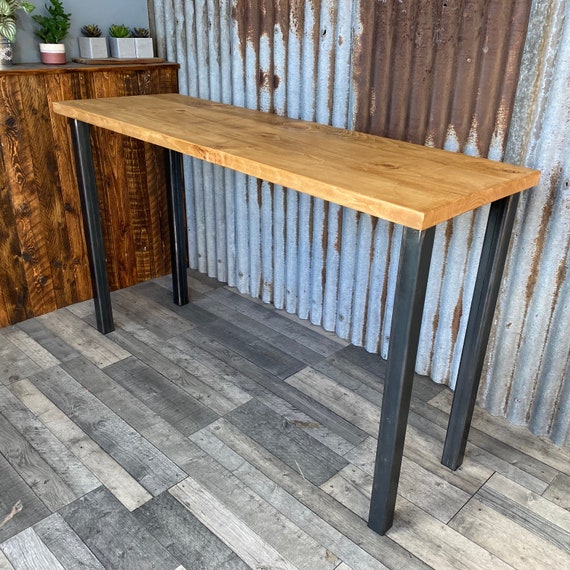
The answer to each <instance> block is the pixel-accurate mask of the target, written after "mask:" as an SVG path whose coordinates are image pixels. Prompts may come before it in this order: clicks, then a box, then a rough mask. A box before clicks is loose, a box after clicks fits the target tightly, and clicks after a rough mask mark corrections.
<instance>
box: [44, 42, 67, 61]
mask: <svg viewBox="0 0 570 570" xmlns="http://www.w3.org/2000/svg"><path fill="white" fill-rule="evenodd" d="M40 56H41V58H42V63H47V64H52V65H61V64H64V63H66V58H65V44H40Z"/></svg>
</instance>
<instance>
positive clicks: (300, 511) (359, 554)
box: [193, 421, 386, 570]
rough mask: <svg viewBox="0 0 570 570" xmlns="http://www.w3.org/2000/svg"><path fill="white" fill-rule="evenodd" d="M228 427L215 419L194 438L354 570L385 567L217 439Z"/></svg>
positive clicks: (250, 486)
mask: <svg viewBox="0 0 570 570" xmlns="http://www.w3.org/2000/svg"><path fill="white" fill-rule="evenodd" d="M225 427H226V426H225V424H224V422H223V421H219V422H216V423H215V424H212V425H211V426H210V427H208V428H207V429H204V430H202V431H201V432H200V433H199V434H196V435H195V436H194V438H193V439H194V441H196V443H197V444H198V445H200V447H201V448H202V449H204V451H207V452H208V454H209V455H210V456H211V457H213V458H214V459H216V461H218V462H219V463H220V464H221V465H223V466H224V467H225V468H226V469H228V470H230V471H231V472H232V474H233V475H235V476H236V477H237V478H238V479H239V480H240V481H242V482H243V483H245V484H246V485H247V486H248V487H249V488H250V489H252V490H253V491H255V493H257V494H258V495H259V496H260V497H263V499H265V500H266V501H267V502H268V503H269V504H271V505H273V506H274V507H275V508H276V509H278V510H279V511H280V512H282V513H286V514H287V516H288V518H289V519H291V521H293V522H294V523H295V524H296V525H297V526H298V527H299V528H301V529H302V530H304V531H305V532H306V533H307V534H309V535H310V536H312V537H313V538H315V540H317V541H318V542H319V543H320V544H322V545H323V546H325V547H326V548H327V549H328V550H329V551H330V552H331V553H332V554H334V555H335V556H337V557H338V558H340V559H342V560H345V561H347V562H349V563H350V564H351V565H352V566H353V567H354V569H355V570H386V566H384V565H383V564H382V563H381V562H380V561H379V560H376V559H375V558H373V557H372V556H370V555H369V554H368V553H367V552H366V551H364V550H363V549H361V548H360V547H359V546H358V545H357V544H356V543H355V542H353V541H352V540H350V539H349V538H347V537H346V536H344V535H343V534H342V533H341V532H339V531H338V530H337V529H336V528H335V527H333V526H332V525H330V524H328V523H327V522H325V521H324V520H323V519H322V518H321V517H319V516H318V515H317V514H316V513H314V512H313V511H312V510H311V509H310V508H307V507H306V506H305V505H304V504H303V503H302V502H301V501H299V500H297V499H296V498H295V497H293V496H292V495H291V494H289V493H288V492H286V491H285V490H284V489H282V488H281V487H280V486H279V485H278V484H277V483H275V482H274V481H273V480H272V479H270V478H269V477H267V476H266V475H264V474H263V473H262V472H261V471H260V470H258V469H256V468H255V467H254V466H253V465H252V464H251V463H249V462H248V461H247V460H246V459H244V458H243V457H242V456H241V455H239V453H236V452H235V451H234V450H233V449H232V448H230V447H228V445H226V444H225V443H224V442H223V441H222V440H221V439H218V437H217V434H218V433H220V432H222V433H223V431H224V428H225Z"/></svg>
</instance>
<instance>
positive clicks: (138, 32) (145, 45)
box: [132, 28, 154, 58]
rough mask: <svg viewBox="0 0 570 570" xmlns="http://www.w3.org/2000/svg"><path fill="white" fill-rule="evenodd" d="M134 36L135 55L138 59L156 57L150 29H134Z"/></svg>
mask: <svg viewBox="0 0 570 570" xmlns="http://www.w3.org/2000/svg"><path fill="white" fill-rule="evenodd" d="M132 36H133V38H134V39H135V53H136V56H137V58H149V57H154V48H153V46H152V38H151V37H150V32H149V30H148V28H133V32H132Z"/></svg>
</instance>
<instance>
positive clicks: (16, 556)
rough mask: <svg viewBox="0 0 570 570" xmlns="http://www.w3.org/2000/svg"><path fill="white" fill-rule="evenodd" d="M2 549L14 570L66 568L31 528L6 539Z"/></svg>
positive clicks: (56, 569)
mask: <svg viewBox="0 0 570 570" xmlns="http://www.w3.org/2000/svg"><path fill="white" fill-rule="evenodd" d="M2 550H3V551H4V554H5V555H6V557H7V558H8V560H10V562H11V563H12V565H13V566H14V567H15V568H16V570H18V569H20V568H21V569H24V568H25V569H26V570H45V569H46V568H49V569H50V570H66V569H65V568H64V567H63V566H62V565H61V564H60V562H59V560H58V559H57V558H56V557H55V556H54V555H53V553H52V552H51V551H50V550H49V548H48V547H47V546H46V545H45V544H44V543H43V542H42V541H41V540H40V538H39V536H38V535H37V534H36V533H35V532H34V530H33V529H31V528H27V529H26V530H24V531H23V532H21V533H20V534H18V535H17V536H14V537H13V538H11V539H10V540H7V541H6V542H5V543H4V544H2Z"/></svg>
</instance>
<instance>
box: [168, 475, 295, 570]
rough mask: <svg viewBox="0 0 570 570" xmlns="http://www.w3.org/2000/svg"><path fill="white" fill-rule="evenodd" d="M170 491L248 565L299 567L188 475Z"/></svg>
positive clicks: (292, 569) (283, 567)
mask: <svg viewBox="0 0 570 570" xmlns="http://www.w3.org/2000/svg"><path fill="white" fill-rule="evenodd" d="M170 492H171V493H172V495H173V496H174V497H176V499H178V500H179V501H180V502H181V503H182V504H183V505H184V506H185V507H186V508H187V509H188V510H190V512H191V513H192V514H193V515H194V516H195V517H196V518H198V520H200V521H201V522H202V524H204V525H206V526H207V527H208V528H209V529H210V530H211V531H212V532H214V533H215V534H217V535H218V536H219V537H220V538H221V539H222V540H223V541H224V542H225V543H226V544H227V545H228V546H229V547H230V548H231V549H232V550H233V551H234V552H235V553H236V554H237V555H238V556H239V557H240V558H241V559H242V560H243V561H244V562H246V564H248V566H249V567H250V568H279V569H280V570H299V569H298V568H297V567H296V566H295V565H294V564H292V563H291V562H289V561H288V560H287V559H286V558H284V557H283V556H282V555H281V554H280V553H279V552H278V551H277V550H275V549H274V548H273V547H272V546H271V545H270V544H268V543H267V542H266V541H264V540H263V538H261V537H260V536H259V535H258V534H257V533H256V532H254V531H253V530H252V529H250V528H249V527H248V525H247V524H245V523H244V522H243V521H242V520H241V518H240V517H239V516H237V515H235V514H234V513H233V512H232V511H231V510H229V509H228V508H227V507H226V506H225V505H224V503H223V502H221V501H219V500H218V499H217V498H216V497H214V496H213V495H212V494H211V493H210V492H209V491H208V490H207V489H206V488H204V487H203V486H202V485H200V484H199V483H198V482H196V481H195V480H193V479H192V478H191V477H188V478H187V479H185V480H184V481H182V483H179V484H178V485H176V486H175V487H173V488H172V489H171V490H170Z"/></svg>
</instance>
